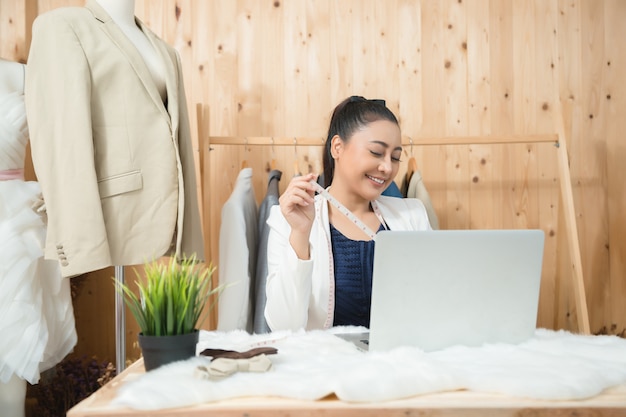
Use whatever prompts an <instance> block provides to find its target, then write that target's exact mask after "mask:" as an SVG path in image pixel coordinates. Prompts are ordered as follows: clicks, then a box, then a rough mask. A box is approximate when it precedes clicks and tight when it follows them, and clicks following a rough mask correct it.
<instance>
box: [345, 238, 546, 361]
mask: <svg viewBox="0 0 626 417" xmlns="http://www.w3.org/2000/svg"><path fill="white" fill-rule="evenodd" d="M543 246H544V233H543V231H541V230H436V231H420V232H394V231H383V232H380V233H378V235H377V236H376V249H375V252H374V271H373V285H372V310H371V320H370V332H369V342H368V344H369V350H388V349H391V348H394V347H397V346H401V345H410V346H416V347H419V348H421V349H422V350H424V351H433V350H439V349H443V348H446V347H449V346H453V345H466V346H479V345H482V344H484V343H498V342H502V343H512V344H516V343H520V342H522V341H524V340H527V339H529V338H530V337H532V336H533V334H534V331H535V328H536V322H537V308H538V303H539V286H540V282H541V269H542V260H543ZM353 336H354V337H355V339H359V340H358V341H357V342H358V343H360V344H361V346H363V344H362V343H363V339H366V338H364V337H362V335H360V336H357V335H353ZM365 342H366V343H367V340H366V341H365Z"/></svg>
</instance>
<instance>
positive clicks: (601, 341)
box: [112, 327, 626, 409]
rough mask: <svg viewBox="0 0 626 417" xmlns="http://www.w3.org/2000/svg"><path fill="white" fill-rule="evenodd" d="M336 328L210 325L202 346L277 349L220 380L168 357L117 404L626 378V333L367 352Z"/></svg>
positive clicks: (595, 389) (505, 390)
mask: <svg viewBox="0 0 626 417" xmlns="http://www.w3.org/2000/svg"><path fill="white" fill-rule="evenodd" d="M347 329H348V330H354V331H362V330H363V329H362V328H354V327H353V328H334V329H333V330H326V331H322V330H316V331H310V332H304V331H300V332H295V333H291V332H288V331H284V332H275V333H270V334H264V335H249V334H246V333H244V332H241V331H237V332H230V333H223V332H212V333H210V332H206V331H203V332H202V333H201V335H200V342H199V344H198V352H200V351H202V350H203V349H206V348H216V349H232V350H238V351H244V350H247V349H250V348H252V347H255V346H258V345H264V346H272V347H275V348H277V349H278V353H277V354H276V355H271V356H270V359H271V360H272V363H273V366H272V369H271V370H270V371H268V372H266V373H262V374H257V373H237V374H233V375H232V376H230V377H227V378H224V379H222V380H220V381H206V380H199V379H197V378H194V370H195V368H196V366H198V365H205V366H206V364H207V363H208V361H209V359H207V358H203V357H196V358H192V359H190V360H187V361H181V362H177V363H172V364H170V365H166V366H164V367H162V368H159V369H157V370H154V371H151V372H149V373H147V374H144V375H141V376H140V377H139V378H137V379H133V380H129V381H127V382H125V383H124V385H123V386H122V387H121V388H120V390H119V392H118V395H117V397H116V398H115V399H114V400H113V402H112V407H118V406H128V407H131V408H135V409H162V408H174V407H183V406H189V405H192V404H200V403H205V402H211V401H218V400H223V399H229V398H237V397H245V396H278V397H287V398H294V399H304V400H317V399H321V398H324V397H325V396H327V395H329V394H332V393H334V394H336V395H337V397H338V398H339V399H340V400H342V401H348V402H379V401H387V400H393V399H400V398H407V397H411V396H416V395H421V394H428V393H435V392H441V391H452V390H460V389H466V390H471V391H478V392H490V393H499V394H504V395H509V396H514V397H525V398H531V399H538V400H555V401H556V400H574V399H583V398H588V397H592V396H594V395H597V394H599V393H600V392H602V391H603V390H604V389H606V388H609V387H612V386H617V385H621V384H624V383H626V355H624V352H626V340H625V339H622V338H619V337H617V336H581V335H575V334H572V333H568V332H565V331H551V330H545V329H538V330H537V331H536V333H535V336H534V337H533V338H532V339H531V340H528V341H527V342H524V343H521V344H519V345H505V344H492V345H485V346H482V347H473V348H469V347H462V346H456V347H451V348H448V349H445V350H441V351H438V352H430V353H425V352H423V351H421V350H419V349H417V348H409V347H401V348H396V349H394V350H392V351H389V352H384V353H381V352H378V353H374V352H370V353H365V352H361V351H359V350H357V349H356V348H355V347H354V345H352V344H351V343H350V342H347V341H345V340H343V339H340V338H339V337H336V336H334V335H333V334H332V333H331V332H332V331H334V330H337V331H345V330H347Z"/></svg>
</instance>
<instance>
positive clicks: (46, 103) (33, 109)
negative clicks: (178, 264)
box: [25, 13, 111, 277]
mask: <svg viewBox="0 0 626 417" xmlns="http://www.w3.org/2000/svg"><path fill="white" fill-rule="evenodd" d="M90 79H91V77H90V68H89V66H88V64H87V59H86V56H85V54H84V52H83V50H82V46H81V42H80V40H79V39H78V37H77V35H76V33H75V32H74V31H73V29H72V27H71V25H70V24H69V23H68V22H67V21H66V20H65V19H64V18H63V16H62V15H60V14H56V13H47V14H44V15H41V16H39V17H38V18H37V19H36V20H35V22H34V24H33V35H32V43H31V47H30V54H29V57H28V65H27V76H26V88H25V100H26V109H27V117H28V123H29V129H30V137H31V149H32V158H33V164H34V167H35V172H36V175H37V179H38V181H39V182H40V184H41V188H42V193H43V196H44V199H45V202H46V209H47V214H48V234H47V243H46V254H45V256H46V258H47V259H58V260H59V263H60V265H61V271H62V274H63V276H66V277H67V276H73V275H77V274H79V273H83V272H86V271H92V270H97V269H101V268H103V267H106V266H108V265H110V264H111V259H110V252H109V247H108V243H107V234H106V228H105V223H104V219H103V214H102V207H101V204H100V194H99V191H98V181H97V178H96V172H95V167H94V147H93V142H92V129H91V112H90V109H91V103H90V90H91V81H90ZM86 224H88V225H89V227H85V225H86Z"/></svg>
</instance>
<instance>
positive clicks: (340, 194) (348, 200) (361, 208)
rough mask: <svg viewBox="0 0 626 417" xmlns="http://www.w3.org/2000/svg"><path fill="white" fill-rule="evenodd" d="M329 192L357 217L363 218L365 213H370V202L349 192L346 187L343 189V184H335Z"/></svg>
mask: <svg viewBox="0 0 626 417" xmlns="http://www.w3.org/2000/svg"><path fill="white" fill-rule="evenodd" d="M328 192H329V193H330V194H331V195H332V196H333V197H335V198H336V199H337V200H339V201H340V202H341V204H343V205H344V207H345V208H347V209H348V210H350V211H351V212H352V213H354V214H356V215H357V216H361V215H363V214H364V213H367V212H369V211H370V208H371V206H370V201H368V200H364V199H363V198H361V197H360V196H357V195H355V194H353V193H351V192H349V191H348V190H346V189H345V188H344V187H342V186H341V184H335V183H333V184H332V185H331V187H330V188H329V190H328Z"/></svg>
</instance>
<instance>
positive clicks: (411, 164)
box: [405, 137, 417, 184]
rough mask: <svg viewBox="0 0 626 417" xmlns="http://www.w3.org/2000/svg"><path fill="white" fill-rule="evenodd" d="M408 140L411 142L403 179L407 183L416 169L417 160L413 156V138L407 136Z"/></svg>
mask: <svg viewBox="0 0 626 417" xmlns="http://www.w3.org/2000/svg"><path fill="white" fill-rule="evenodd" d="M409 142H410V143H411V156H410V158H409V162H408V165H407V168H406V176H405V180H406V183H407V184H408V183H409V182H410V181H411V177H412V176H413V173H415V171H417V161H416V160H415V157H414V156H413V139H411V138H410V137H409Z"/></svg>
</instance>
